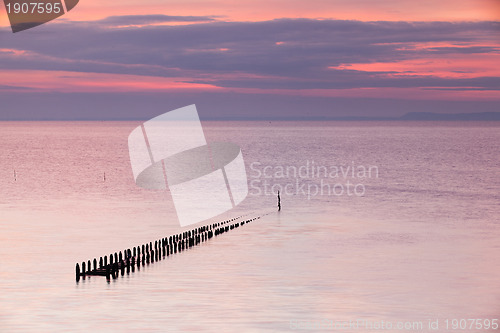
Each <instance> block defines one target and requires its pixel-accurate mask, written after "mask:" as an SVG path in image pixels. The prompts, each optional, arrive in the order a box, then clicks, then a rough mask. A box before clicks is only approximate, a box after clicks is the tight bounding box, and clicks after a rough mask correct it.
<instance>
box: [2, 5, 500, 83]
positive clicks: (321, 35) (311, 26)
mask: <svg viewBox="0 0 500 333" xmlns="http://www.w3.org/2000/svg"><path fill="white" fill-rule="evenodd" d="M205 19H206V20H209V21H210V22H208V23H195V24H188V25H179V26H163V25H159V26H158V25H156V26H153V25H146V26H141V27H138V26H130V25H144V24H150V23H159V22H169V21H172V20H184V21H185V22H194V21H196V22H198V21H204V20H205ZM213 20H214V19H213V17H175V16H165V15H138V16H115V17H109V18H107V19H104V20H100V21H94V22H60V23H54V24H47V25H44V26H42V27H40V28H39V29H36V30H35V29H33V31H26V32H25V33H23V35H20V34H18V35H13V34H11V33H7V30H4V31H1V32H0V38H2V44H3V45H2V47H4V48H6V49H9V50H10V49H13V50H21V51H22V52H21V53H19V52H18V53H16V54H13V53H12V52H10V53H9V52H3V53H2V52H0V68H5V69H37V70H61V71H75V72H96V73H114V74H134V75H143V76H160V77H183V78H186V77H188V78H190V79H189V80H185V82H193V83H206V84H212V85H214V86H219V87H226V88H251V89H270V88H272V89H348V88H379V87H422V88H432V87H440V88H461V89H466V88H467V87H473V88H474V89H484V90H493V89H498V86H499V82H498V80H499V79H498V77H497V75H496V74H495V73H493V74H492V73H486V74H485V73H481V74H478V75H477V77H473V78H471V77H470V76H469V77H458V76H455V77H446V75H442V74H440V73H439V71H437V70H436V71H435V72H434V73H433V74H429V73H426V74H425V75H423V74H419V72H418V71H411V70H405V71H399V70H383V71H373V70H353V69H349V68H347V67H346V68H341V67H340V66H341V65H345V64H369V63H374V62H377V63H388V64H391V63H397V62H401V61H405V60H411V59H420V58H423V57H430V56H433V55H436V56H439V57H441V58H443V57H448V56H451V55H456V54H457V53H458V54H459V55H460V56H463V57H464V58H463V59H465V60H464V61H470V62H471V63H473V62H477V61H482V60H481V59H480V60H477V59H476V58H475V57H477V56H495V55H496V54H497V53H498V47H496V46H492V45H496V44H498V40H497V38H496V36H497V33H498V30H499V28H500V22H453V23H452V22H361V21H341V20H313V19H279V20H272V21H264V22H220V21H213ZM107 24H112V25H127V27H124V28H109V27H107V26H106V25H107ZM439 43H441V44H449V45H451V46H445V47H443V46H437V47H436V46H435V44H439ZM453 45H456V46H453ZM389 67H390V66H389ZM467 70H468V68H466V67H464V65H462V64H461V65H455V67H453V64H452V68H451V69H449V72H453V73H455V74H456V73H459V72H460V71H463V72H466V71H467ZM469 72H470V71H469ZM445 74H446V73H445Z"/></svg>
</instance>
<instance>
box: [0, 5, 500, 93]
mask: <svg viewBox="0 0 500 333" xmlns="http://www.w3.org/2000/svg"><path fill="white" fill-rule="evenodd" d="M158 14H162V15H169V16H211V17H214V18H215V20H217V21H225V22H262V21H268V20H273V19H277V18H310V19H315V20H324V19H333V20H356V21H365V22H372V21H427V22H432V21H443V22H456V23H457V24H460V23H461V22H464V21H467V22H469V21H473V22H481V21H498V20H500V1H497V0H441V1H431V0H422V1H401V0H380V1H371V0H357V1H352V0H335V1H332V0H314V1H303V0H286V1H285V0H283V1H281V0H275V1H264V0H252V1H247V0H242V1H237V2H235V1H223V0H211V1H202V0H192V1H186V0H183V1H180V0H174V1H164V0H163V1H160V0H146V1H132V0H124V1H120V6H117V4H116V3H115V2H104V1H101V0H99V1H98V0H81V1H80V3H79V4H78V5H77V6H76V7H75V8H74V9H73V10H72V11H71V12H69V13H68V14H66V15H65V16H63V17H62V18H59V19H56V20H55V21H53V22H50V23H48V24H46V25H47V26H49V25H50V26H52V27H53V28H54V29H55V28H56V27H58V26H62V24H66V25H67V24H70V23H71V22H84V21H87V22H89V21H95V20H101V19H104V18H106V17H109V16H122V15H158ZM0 18H1V19H0V25H2V26H6V25H8V20H7V17H6V13H5V9H4V7H2V13H1V14H0ZM154 24H160V25H177V24H183V25H186V24H191V25H197V24H198V23H196V22H180V23H179V22H162V23H154ZM143 26H144V25H143ZM146 26H147V24H146ZM37 29H40V30H37ZM100 29H103V30H102V31H106V29H108V31H117V30H120V29H123V28H121V27H120V26H108V27H106V26H101V27H100ZM136 29H140V28H136ZM42 30H43V28H42V27H40V28H33V29H31V30H28V31H25V32H20V33H18V34H15V35H13V36H8V37H9V38H10V39H12V40H13V44H12V45H15V46H9V45H5V46H4V47H3V48H2V46H0V62H2V61H5V64H7V63H9V62H13V63H15V64H16V65H15V67H13V66H9V65H4V66H2V67H3V69H0V72H1V76H0V85H2V86H4V88H3V90H4V91H6V92H8V91H13V92H14V91H17V92H18V91H19V89H29V91H32V92H51V93H53V92H59V93H69V92H84V93H92V92H95V93H102V92H110V93H111V92H112V93H116V92H124V93H126V92H162V91H169V92H172V91H176V90H179V91H184V92H186V91H190V90H191V91H193V93H199V92H214V91H217V92H237V93H257V94H259V93H261V94H276V95H282V96H284V98H286V96H287V95H303V96H322V97H352V98H356V97H370V98H372V97H373V98H396V99H410V100H411V99H419V100H422V99H429V100H472V101H473V100H477V101H481V100H488V101H495V100H499V101H500V94H499V90H498V89H484V88H481V89H478V86H477V84H478V83H477V82H476V81H474V79H483V78H488V80H490V81H491V79H489V78H499V77H500V72H499V70H498V66H497V63H498V59H499V53H500V43H499V37H498V36H499V35H498V34H497V35H494V34H492V33H488V32H486V33H484V34H482V35H481V34H480V33H477V31H476V32H475V34H476V35H475V36H474V38H472V39H467V38H462V39H460V38H457V39H456V40H449V41H448V40H443V41H422V42H418V41H416V42H413V43H408V42H401V45H400V47H399V46H398V47H395V50H398V51H404V52H406V51H408V52H413V54H414V55H410V56H407V57H406V58H404V59H391V58H390V56H389V55H385V56H384V57H382V58H383V59H381V60H380V59H376V58H367V59H366V60H364V61H361V60H355V59H353V60H352V61H351V62H349V61H343V62H341V63H336V61H334V59H333V60H332V64H331V65H328V64H325V65H324V67H323V68H322V72H323V74H324V75H330V73H336V71H337V72H339V71H340V72H339V73H350V72H352V73H361V74H363V75H365V77H366V78H367V79H372V78H373V79H374V80H378V79H380V80H381V81H384V80H387V79H400V78H410V79H419V80H423V81H425V80H434V79H437V80H445V81H446V80H461V79H469V80H470V82H471V85H470V86H469V87H468V86H466V85H463V84H462V85H459V86H457V87H459V88H460V89H456V88H453V89H447V88H446V84H444V83H439V85H438V86H436V87H433V86H432V83H426V85H425V84H424V85H422V86H401V87H399V86H397V85H396V86H387V84H385V83H383V84H377V83H375V84H374V85H373V86H369V85H368V86H359V87H356V86H346V87H340V88H339V87H337V86H335V85H332V87H323V85H327V86H328V84H327V83H328V82H327V81H324V79H321V78H320V77H321V76H322V75H323V74H322V75H319V76H318V78H319V79H317V80H316V82H317V83H318V84H317V86H314V84H311V85H307V80H308V78H307V77H304V78H302V77H301V78H297V80H298V81H297V82H299V81H300V82H302V83H301V84H303V85H304V88H300V89H296V88H293V89H292V88H289V87H287V85H286V84H284V85H283V86H280V85H279V84H277V83H272V84H271V83H270V84H267V85H263V86H262V87H259V86H256V84H255V83H254V82H255V81H258V80H261V81H262V82H266V81H269V82H275V81H280V80H281V81H282V82H287V81H289V80H290V78H289V77H288V76H287V75H281V74H276V73H263V72H256V71H252V70H244V69H235V70H234V71H229V72H228V71H227V70H225V71H220V72H217V71H204V70H200V69H195V68H194V69H193V68H191V69H187V68H181V67H179V65H178V64H177V63H175V64H172V65H171V66H163V65H162V66H159V67H158V68H159V69H161V70H169V71H174V72H175V71H178V72H179V73H178V74H175V75H173V76H170V77H169V76H168V75H167V76H165V75H158V76H157V75H155V74H151V73H150V72H153V73H154V66H158V65H154V64H150V63H148V61H147V60H144V62H143V61H142V60H141V59H138V60H137V63H135V64H127V65H124V64H122V63H121V62H120V61H121V59H119V58H120V57H118V58H117V59H116V60H114V59H110V58H109V56H108V55H107V54H105V52H104V53H103V54H104V55H103V58H106V60H92V59H84V58H82V59H76V58H73V57H68V56H64V55H61V56H59V55H58V54H48V53H44V52H42V51H41V50H35V49H32V48H31V47H30V44H29V42H26V43H28V44H23V39H24V38H26V39H27V40H29V38H30V36H35V34H36V33H37V31H42ZM5 31H6V29H5ZM348 32H349V33H350V31H348ZM5 33H6V32H3V34H5ZM335 33H337V32H336V31H332V34H335ZM436 33H440V29H436ZM4 36H5V35H4ZM464 36H465V35H464ZM464 36H462V37H464ZM14 37H15V38H18V39H17V40H14V39H13V38H14ZM33 38H34V37H33ZM54 38H58V37H57V35H56V34H55V35H54ZM241 44H245V41H241ZM382 44H384V43H381V45H382ZM388 44H398V42H392V43H388ZM23 45H24V46H23ZM312 45H313V46H314V44H312ZM280 47H281V48H287V47H292V48H293V47H295V48H294V50H300V48H297V45H293V42H288V41H287V42H284V41H281V40H279V39H277V40H275V43H274V46H273V48H280ZM351 47H352V46H351ZM474 48H475V49H476V50H478V51H470V52H468V51H466V50H469V49H470V50H472V49H474ZM461 49H463V50H465V51H464V52H462V51H461ZM136 50H141V47H140V46H137V49H136ZM136 50H130V52H135V51H136ZM270 50H271V51H272V49H270ZM200 51H203V52H205V53H207V52H208V53H207V54H208V55H209V57H211V56H215V57H219V56H223V55H224V54H231V52H233V53H234V50H233V49H231V47H230V46H220V45H214V48H213V50H209V49H206V48H205V49H204V50H200V49H194V50H192V51H190V50H188V49H186V50H185V51H184V52H187V53H186V54H187V55H188V56H190V55H191V54H190V53H189V52H193V55H196V53H197V52H200ZM141 52H144V54H145V55H147V52H145V51H144V50H141ZM166 52H167V53H168V48H167V51H166ZM263 52H264V51H263ZM273 52H274V51H273ZM293 52H296V51H292V53H291V55H293ZM126 53H127V54H128V53H129V52H128V51H127V52H126ZM262 56H265V53H263V55H262ZM269 56H271V55H269ZM309 57H312V58H313V57H314V54H313V53H311V54H310V55H309ZM374 57H375V56H374ZM221 59H222V58H221ZM34 60H37V61H45V62H46V63H51V62H52V63H60V64H61V63H62V64H67V65H68V66H69V67H71V66H73V69H71V68H69V69H67V70H64V69H60V68H59V69H57V68H45V67H44V66H46V65H43V66H41V67H37V66H39V65H37V66H33V65H31V63H32V62H33V61H34ZM223 61H226V60H223ZM23 62H25V63H26V66H23V65H22V63H23ZM181 62H182V61H181ZM78 64H82V66H92V65H99V66H104V67H106V66H108V65H109V66H119V67H120V66H121V68H122V69H123V71H122V72H121V71H120V70H118V71H112V72H106V70H104V71H102V70H99V72H95V71H94V70H92V69H89V70H75V69H74V68H75V66H78ZM132 67H136V68H145V69H147V70H148V71H149V73H150V74H146V75H144V74H139V75H136V74H133V73H131V72H130V69H131V68H132ZM191 67H193V66H191ZM194 67H196V66H194ZM304 70H306V68H304ZM331 75H333V76H332V77H335V74H331ZM292 80H293V79H292ZM318 80H319V81H318ZM471 80H472V81H471ZM243 81H245V82H246V81H248V82H249V84H245V83H241V82H243ZM490 81H488V82H490ZM224 82H235V83H234V84H233V83H224ZM425 82H427V81H425ZM457 82H458V81H457ZM464 82H465V81H464ZM434 88H436V89H434ZM468 88H471V89H468Z"/></svg>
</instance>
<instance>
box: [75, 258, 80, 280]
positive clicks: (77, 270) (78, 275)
mask: <svg viewBox="0 0 500 333" xmlns="http://www.w3.org/2000/svg"><path fill="white" fill-rule="evenodd" d="M75 273H76V282H78V281H80V265H79V264H78V263H76V267H75Z"/></svg>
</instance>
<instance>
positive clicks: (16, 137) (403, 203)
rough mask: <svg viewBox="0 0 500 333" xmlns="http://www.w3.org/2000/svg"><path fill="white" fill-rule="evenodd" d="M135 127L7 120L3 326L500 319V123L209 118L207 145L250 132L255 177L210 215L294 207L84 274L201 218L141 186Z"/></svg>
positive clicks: (1, 175)
mask: <svg viewBox="0 0 500 333" xmlns="http://www.w3.org/2000/svg"><path fill="white" fill-rule="evenodd" d="M138 125H139V123H135V122H19V123H18V122H9V123H5V122H4V123H0V140H1V142H2V148H1V158H0V332H69V331H75V332H80V331H86V330H92V331H95V332H120V331H121V332H135V331H141V332H142V331H146V332H179V331H214V332H281V331H289V330H291V329H292V328H297V325H299V324H300V325H305V324H306V323H309V325H313V324H314V323H317V322H321V321H322V322H326V321H328V320H331V321H349V320H351V321H353V320H357V319H359V320H366V321H371V322H372V323H375V322H380V321H382V320H383V321H385V322H387V321H391V322H394V323H396V322H398V321H399V322H406V321H411V322H419V321H420V322H422V323H423V329H422V330H420V331H429V330H428V329H427V325H428V320H429V319H432V320H436V319H439V331H445V327H444V325H445V322H444V320H445V319H453V318H458V319H460V318H466V319H467V318H490V319H492V318H500V280H499V276H500V274H499V273H500V268H499V267H500V266H499V265H498V262H499V259H500V242H499V241H498V240H499V236H500V230H499V227H500V225H499V223H500V205H499V202H500V194H499V193H500V186H499V185H500V180H499V178H498V176H499V175H500V163H499V162H500V160H499V153H500V149H499V143H500V130H499V125H495V124H484V123H397V122H393V123H375V122H371V123H362V122H353V123H350V122H331V123H328V122H324V123H296V122H290V123H286V122H283V123H274V122H273V123H267V122H262V123H260V122H255V123H253V122H250V123H249V122H246V123H238V122H205V123H203V125H204V129H205V132H206V137H207V140H208V141H232V142H235V143H237V144H239V145H240V146H241V148H242V151H243V156H244V159H245V163H246V167H247V173H248V177H249V179H248V180H249V183H250V184H251V186H250V195H249V196H248V197H247V199H246V200H245V201H244V202H243V203H242V204H241V205H240V206H238V207H237V208H236V209H234V210H233V211H231V212H229V213H228V214H226V215H224V216H220V217H217V218H214V219H211V220H209V221H207V223H212V222H217V221H222V220H223V219H224V218H226V217H228V216H236V215H241V214H250V216H258V215H262V214H263V213H266V212H270V211H273V210H274V209H275V206H276V196H275V195H274V194H273V193H272V191H273V190H277V189H281V191H282V193H281V194H282V195H281V197H282V205H283V210H282V211H281V212H280V213H277V212H273V213H271V214H269V215H267V216H265V217H264V218H262V219H260V220H258V221H256V222H254V223H253V224H249V225H246V226H244V227H243V228H239V229H237V230H234V231H232V232H230V233H227V234H224V235H222V236H221V237H218V238H216V239H213V240H211V241H209V242H207V243H204V244H202V245H201V246H198V247H196V248H195V249H192V250H190V251H187V252H184V253H181V254H178V255H174V256H171V257H169V258H167V260H164V261H161V262H158V263H155V264H153V265H149V266H148V267H145V268H144V269H141V271H140V272H137V271H136V272H135V273H133V274H130V275H125V276H124V277H119V278H118V279H117V280H115V281H111V283H107V282H106V280H105V279H104V278H101V277H92V278H90V279H89V278H87V279H86V280H85V281H80V283H76V282H75V278H74V265H75V263H76V262H81V261H83V260H87V259H92V258H94V257H97V258H98V257H99V256H103V255H106V254H109V253H114V252H115V251H120V250H123V249H126V248H130V247H132V246H137V245H140V244H143V243H145V242H149V241H152V240H153V241H154V240H155V239H158V238H160V237H164V236H167V235H170V234H173V233H179V232H180V231H182V230H186V229H181V228H180V227H179V226H178V222H177V220H176V215H175V209H174V206H173V204H172V200H171V197H170V195H169V193H168V192H165V191H148V190H143V189H141V188H138V187H136V186H135V184H134V181H133V178H132V172H131V169H130V165H129V161H128V149H127V137H128V134H129V133H130V131H131V130H132V129H133V128H135V127H136V126H138ZM315 168H316V169H315ZM352 168H354V169H355V170H356V172H355V173H354V174H353V173H352ZM14 170H15V172H16V178H17V179H16V180H14ZM294 170H295V171H296V172H295V173H294ZM314 170H316V171H317V172H315V171H314ZM318 170H319V171H318ZM325 170H327V171H325ZM336 170H337V171H338V172H336ZM363 170H365V171H367V170H371V173H368V172H365V173H363V172H362V171H363ZM287 172H288V174H287ZM104 173H105V174H106V181H103V175H104ZM349 184H350V185H349ZM342 189H343V192H342V193H341V192H340V191H341V190H342ZM266 190H267V191H266ZM348 190H349V191H350V193H347V192H348ZM200 225H201V224H200ZM344 331H349V330H344ZM351 331H356V330H351ZM357 331H360V332H363V331H369V330H368V329H364V328H363V327H360V328H359V329H358V330H357ZM385 331H394V332H396V331H400V330H397V329H393V330H385ZM471 331H474V332H477V331H481V330H471ZM490 331H491V330H490Z"/></svg>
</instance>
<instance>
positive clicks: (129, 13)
mask: <svg viewBox="0 0 500 333" xmlns="http://www.w3.org/2000/svg"><path fill="white" fill-rule="evenodd" d="M119 4H120V5H119V6H118V5H117V2H104V1H101V0H100V1H97V0H80V2H79V3H78V5H77V6H76V7H75V8H74V9H73V10H71V11H70V12H69V13H67V14H66V15H64V16H62V17H60V18H58V19H56V20H53V21H51V22H49V23H46V24H44V25H41V26H38V27H35V28H32V29H29V30H25V31H22V32H18V33H15V34H13V33H12V31H11V29H10V27H9V25H8V24H9V21H8V18H7V14H6V11H5V7H3V6H2V9H1V11H0V98H1V101H2V102H1V104H0V119H9V120H10V119H22V120H56V119H64V120H65V119H84V120H87V119H88V120H93V119H102V120H107V119H124V120H127V119H149V118H151V117H154V116H156V115H158V114H161V113H164V112H167V111H169V110H172V109H175V108H178V107H182V106H185V105H190V104H193V103H195V104H196V105H197V107H198V111H199V113H200V116H201V118H202V119H266V120H267V119H323V118H336V117H350V116H354V117H360V116H361V117H375V118H376V117H397V116H401V115H403V114H405V113H407V112H419V111H422V112H438V113H461V112H489V111H498V109H500V108H499V105H500V92H499V89H500V66H498V64H499V63H500V61H499V60H500V58H499V55H500V0H441V1H434V0H433V1H430V0H421V1H402V0H377V1H373V0H310V1H303V0H288V1H282V0H266V1H263V0H252V1H249V0H239V1H228V0H191V1H189V0H184V1H178V0H169V1H166V0H163V1H160V0H141V1H132V0H123V1H120V2H119Z"/></svg>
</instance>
